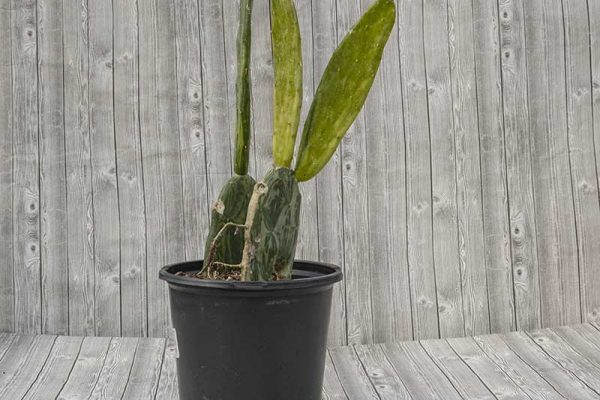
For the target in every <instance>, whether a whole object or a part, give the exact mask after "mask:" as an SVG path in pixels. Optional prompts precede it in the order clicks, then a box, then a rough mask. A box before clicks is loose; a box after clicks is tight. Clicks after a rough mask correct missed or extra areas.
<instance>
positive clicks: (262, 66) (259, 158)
mask: <svg viewBox="0 0 600 400" xmlns="http://www.w3.org/2000/svg"><path fill="white" fill-rule="evenodd" d="M252 14H253V16H252V18H253V20H254V21H257V22H258V21H260V22H259V23H254V24H253V25H252V54H251V64H250V68H251V71H250V75H251V79H252V118H253V126H254V153H255V158H256V171H255V173H256V180H257V181H258V180H261V179H262V178H263V176H264V175H265V174H266V173H267V171H269V169H270V168H271V167H272V166H273V149H272V134H273V59H272V53H271V12H270V2H269V1H256V2H254V8H253V11H252ZM221 68H222V66H221ZM228 78H229V77H228ZM229 82H230V83H228V84H229V85H233V82H234V77H231V78H229ZM224 90H226V89H224ZM223 94H225V93H223ZM229 100H230V102H231V101H232V100H233V99H229ZM230 120H231V124H232V126H233V123H234V119H233V117H232V118H230Z"/></svg>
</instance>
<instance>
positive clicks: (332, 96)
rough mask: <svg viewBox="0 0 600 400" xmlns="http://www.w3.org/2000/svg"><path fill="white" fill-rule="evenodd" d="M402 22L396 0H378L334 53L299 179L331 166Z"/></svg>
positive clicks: (310, 120) (301, 154) (303, 143)
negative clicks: (328, 165)
mask: <svg viewBox="0 0 600 400" xmlns="http://www.w3.org/2000/svg"><path fill="white" fill-rule="evenodd" d="M395 20H396V6H395V5H394V1H393V0H377V1H376V2H375V3H374V4H373V5H372V6H371V7H370V8H369V9H368V10H367V11H366V12H365V14H364V15H363V16H362V17H361V19H360V20H359V21H358V23H357V24H356V25H355V26H354V27H353V28H352V30H351V31H350V32H349V33H348V35H346V37H345V38H344V40H343V41H342V43H341V44H340V45H339V47H338V48H337V49H336V51H335V52H334V53H333V56H332V57H331V60H330V61H329V64H328V65H327V68H326V69H325V72H324V73H323V77H322V78H321V83H320V84H319V87H318V89H317V92H316V94H315V98H314V100H313V103H312V106H311V108H310V111H309V113H308V117H307V119H306V122H305V123H304V131H303V132H302V139H301V140H300V148H299V150H298V160H297V163H296V177H297V178H298V180H299V181H307V180H309V179H310V178H312V177H314V176H315V175H316V174H317V173H319V171H320V170H321V169H322V168H323V167H324V166H325V164H327V162H328V161H329V159H330V158H331V156H332V155H333V153H334V152H335V149H336V148H337V146H338V144H339V143H340V141H341V140H342V138H343V137H344V135H345V134H346V132H347V131H348V128H350V125H352V122H354V119H355V118H356V116H357V115H358V113H359V112H360V110H361V108H362V106H363V104H364V102H365V100H366V99H367V95H368V94H369V90H370V89H371V86H372V85H373V80H374V79H375V76H376V74H377V70H378V69H379V64H380V63H381V57H382V55H383V49H384V47H385V44H386V43H387V41H388V38H389V36H390V33H391V31H392V27H393V26H394V22H395Z"/></svg>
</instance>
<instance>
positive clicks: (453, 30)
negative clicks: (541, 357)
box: [448, 0, 490, 335]
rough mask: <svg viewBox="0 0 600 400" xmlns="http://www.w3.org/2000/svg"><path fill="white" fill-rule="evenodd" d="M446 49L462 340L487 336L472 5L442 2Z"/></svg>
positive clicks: (463, 0)
mask: <svg viewBox="0 0 600 400" xmlns="http://www.w3.org/2000/svg"><path fill="white" fill-rule="evenodd" d="M448 35H449V41H448V45H449V48H450V78H451V82H452V103H453V116H454V131H455V143H456V144H455V147H456V191H457V200H456V202H457V218H458V249H459V252H458V256H459V260H458V263H459V267H460V271H461V272H460V275H461V278H462V294H463V313H464V319H465V334H467V335H480V334H484V333H489V332H490V312H489V304H488V297H487V285H488V282H487V277H486V270H485V247H484V238H483V198H482V190H481V189H482V181H481V157H480V148H479V138H480V132H479V125H478V123H479V116H478V114H477V111H478V105H477V89H478V88H477V79H476V78H477V77H476V65H475V36H476V35H479V32H474V30H473V1H472V0H449V1H448Z"/></svg>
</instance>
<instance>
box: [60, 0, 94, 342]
mask: <svg viewBox="0 0 600 400" xmlns="http://www.w3.org/2000/svg"><path fill="white" fill-rule="evenodd" d="M87 15H88V10H87V0H80V1H78V2H77V3H66V2H64V1H63V29H64V34H63V42H64V49H63V55H64V85H65V86H64V102H65V147H66V151H65V153H66V168H67V208H68V214H67V247H68V252H67V253H68V255H67V257H68V261H69V264H68V265H69V269H68V277H69V293H68V299H69V334H71V335H82V336H86V335H94V334H95V320H94V315H95V312H94V311H95V296H94V213H93V208H92V201H93V196H92V166H91V149H90V135H89V108H88V103H89V98H88V69H89V62H88V17H87Z"/></svg>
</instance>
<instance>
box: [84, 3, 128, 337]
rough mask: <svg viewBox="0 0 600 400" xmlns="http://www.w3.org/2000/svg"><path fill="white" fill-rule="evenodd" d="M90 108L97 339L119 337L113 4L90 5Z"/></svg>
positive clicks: (118, 244) (118, 239) (117, 194)
mask: <svg viewBox="0 0 600 400" xmlns="http://www.w3.org/2000/svg"><path fill="white" fill-rule="evenodd" d="M88 7H89V9H88V11H89V18H88V21H89V49H88V50H89V63H90V65H89V67H90V69H89V107H90V120H89V122H90V144H91V146H90V149H91V154H92V193H93V200H92V206H93V212H94V274H95V278H94V279H95V284H94V296H95V299H96V302H95V306H96V307H95V323H96V334H97V335H102V336H119V335H120V334H121V303H120V296H121V286H120V281H121V276H120V269H121V259H120V251H121V246H120V235H119V197H118V196H119V187H118V182H117V174H118V171H117V165H116V154H115V152H116V149H115V126H114V123H115V121H114V113H113V111H114V81H113V64H114V57H113V37H112V35H113V33H112V30H113V22H112V1H110V0H99V1H92V2H88Z"/></svg>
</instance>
